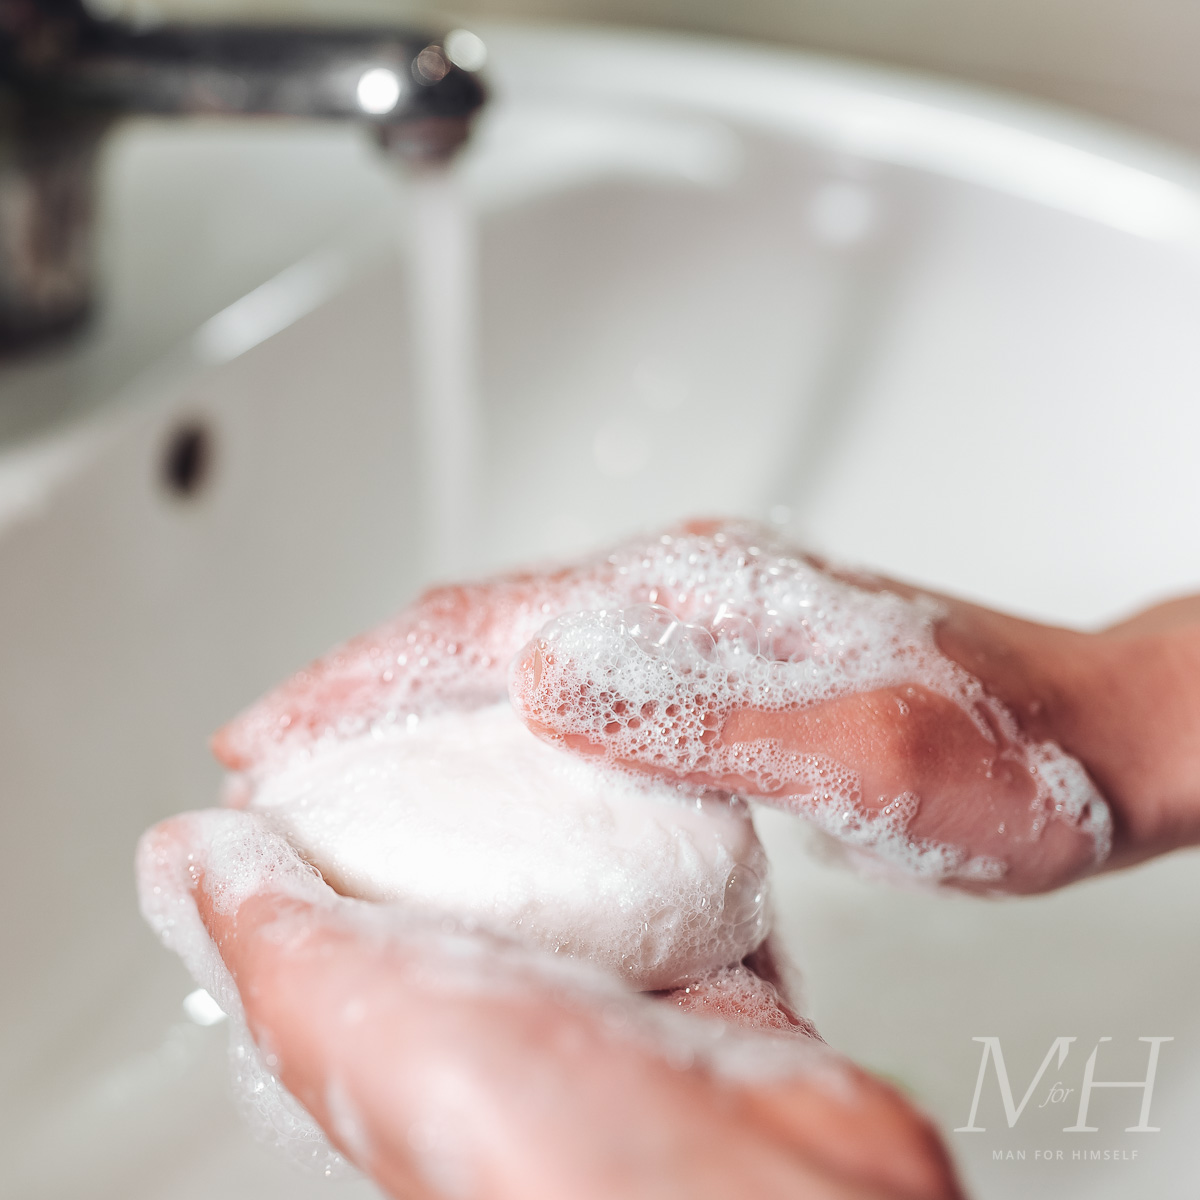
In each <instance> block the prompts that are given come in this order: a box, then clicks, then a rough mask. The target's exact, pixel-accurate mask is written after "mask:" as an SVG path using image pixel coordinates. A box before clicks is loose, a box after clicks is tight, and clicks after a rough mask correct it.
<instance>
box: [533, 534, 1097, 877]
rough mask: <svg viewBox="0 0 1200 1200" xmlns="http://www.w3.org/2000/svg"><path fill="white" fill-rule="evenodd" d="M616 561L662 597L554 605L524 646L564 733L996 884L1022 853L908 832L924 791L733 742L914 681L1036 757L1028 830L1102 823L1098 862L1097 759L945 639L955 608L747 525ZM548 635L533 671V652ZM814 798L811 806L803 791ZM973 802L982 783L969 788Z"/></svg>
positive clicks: (868, 845) (538, 689)
mask: <svg viewBox="0 0 1200 1200" xmlns="http://www.w3.org/2000/svg"><path fill="white" fill-rule="evenodd" d="M608 562H609V564H610V565H612V566H615V567H616V569H617V570H618V571H619V572H624V573H625V574H626V575H627V576H628V577H630V579H631V580H638V581H641V582H642V583H643V584H644V585H645V586H644V587H642V588H639V587H636V586H631V587H629V588H628V589H627V590H628V591H629V592H630V593H632V594H637V593H638V592H639V591H641V592H643V593H644V594H646V595H647V596H648V598H649V600H650V601H651V603H648V604H645V603H644V604H638V605H632V606H625V607H608V608H601V609H598V610H591V611H582V612H578V613H570V614H566V615H561V616H558V617H555V618H554V619H552V620H551V621H549V622H548V623H547V624H546V625H545V626H544V627H543V628H542V629H541V630H540V631H539V633H538V634H537V635H536V637H535V638H534V639H533V641H532V642H531V644H530V646H529V647H528V648H527V650H526V651H525V652H524V653H523V654H522V655H519V656H518V658H517V660H516V662H515V666H514V671H513V674H512V677H511V682H510V691H511V695H512V699H513V703H514V705H515V706H516V708H517V709H518V711H520V712H522V713H524V714H525V715H526V716H528V717H529V718H531V719H532V720H533V721H534V722H535V724H537V725H538V726H540V727H541V728H542V730H543V731H544V732H546V733H548V734H550V735H552V736H554V737H556V738H559V739H561V738H572V737H573V738H575V739H577V740H583V741H585V742H586V743H588V744H589V745H591V746H592V747H593V748H595V749H599V750H600V751H601V752H602V753H603V755H604V756H605V757H606V759H607V760H608V761H609V762H611V763H614V764H627V763H632V762H636V763H641V764H644V765H646V766H649V767H652V768H654V769H658V770H661V771H663V772H665V773H668V774H671V775H674V776H677V777H680V778H687V777H689V776H692V775H703V776H705V777H709V778H718V779H719V778H725V777H737V778H740V779H741V780H744V781H746V784H747V787H746V790H747V792H748V793H749V794H752V795H755V796H760V797H767V798H769V797H771V796H772V795H775V794H781V795H782V796H783V797H785V800H784V803H785V806H788V807H794V808H795V811H797V812H799V813H802V814H803V815H804V816H806V817H808V818H809V819H811V820H813V821H814V822H815V823H816V824H817V825H818V826H819V827H820V828H822V829H824V830H825V831H826V832H827V833H830V834H832V835H833V836H834V837H836V838H838V839H840V840H842V841H844V842H845V843H847V844H848V845H850V846H852V847H854V848H856V849H858V850H860V851H869V852H870V853H871V854H872V855H873V856H875V857H876V858H878V859H880V860H883V861H884V862H887V863H889V864H891V865H893V866H895V867H897V868H900V869H902V870H904V871H906V872H907V873H908V874H910V875H912V876H915V877H918V878H921V879H926V880H929V881H932V882H940V881H944V880H958V881H967V882H975V883H984V884H987V883H993V882H997V881H999V880H1000V879H1002V877H1003V875H1004V874H1005V872H1006V870H1007V867H1008V864H1007V863H1006V862H1005V861H1004V860H1002V859H1000V858H998V857H995V856H990V855H989V856H970V855H968V854H967V853H966V852H965V851H964V850H963V849H962V848H961V847H958V846H955V845H949V844H943V843H939V842H934V841H931V840H928V839H923V838H914V837H912V836H911V835H910V832H909V827H910V825H911V823H912V820H913V817H914V816H915V814H916V812H917V809H918V807H919V805H920V803H921V797H919V796H918V795H916V794H914V793H911V792H905V793H901V794H899V795H896V796H893V797H889V798H885V803H884V804H882V805H881V806H879V807H878V808H873V807H870V806H868V805H866V804H864V802H863V796H862V787H861V783H860V780H859V777H858V775H857V773H856V772H855V771H853V770H851V769H849V768H847V767H845V766H844V765H843V764H841V763H838V762H837V761H835V760H833V759H831V758H829V757H828V756H822V755H818V754H802V753H796V752H794V751H790V750H788V749H785V748H784V747H783V746H781V744H780V743H779V741H778V740H777V739H774V738H763V739H761V740H757V741H742V742H737V743H734V744H732V745H722V744H720V742H719V740H718V738H719V731H720V730H721V728H722V727H723V726H724V724H725V722H726V720H727V719H728V718H729V716H730V714H732V713H734V712H736V711H739V710H747V709H750V710H754V711H757V712H763V713H772V712H787V711H799V710H803V709H807V708H814V707H816V706H818V705H821V704H823V703H826V702H829V701H835V700H838V699H840V698H842V697H845V696H851V695H858V694H863V693H867V692H874V691H878V690H880V689H884V688H900V687H904V686H918V687H922V688H925V689H928V691H930V692H932V693H934V694H935V695H938V696H941V697H944V698H945V699H947V700H950V701H951V702H952V703H953V704H955V705H956V706H957V707H958V708H959V709H960V710H961V711H962V712H963V713H964V714H965V715H966V716H967V717H968V719H969V720H970V721H971V723H972V724H973V725H974V726H975V728H976V729H977V730H978V731H979V733H980V734H981V735H982V737H983V738H984V739H985V741H986V742H988V743H989V744H991V745H993V746H996V747H997V752H998V757H1006V758H1011V759H1015V760H1017V761H1018V762H1020V764H1021V765H1022V766H1023V768H1024V770H1025V771H1026V772H1027V773H1028V776H1029V778H1030V780H1031V782H1032V785H1033V787H1032V789H1031V790H1032V791H1033V792H1034V793H1035V795H1034V797H1033V800H1032V804H1031V807H1032V813H1031V819H1030V829H1031V832H1032V835H1033V836H1034V837H1036V836H1038V835H1040V833H1041V831H1042V830H1043V829H1044V827H1045V824H1046V822H1048V821H1062V822H1065V823H1067V824H1069V825H1072V826H1075V827H1076V828H1078V829H1079V830H1080V831H1081V832H1083V833H1084V834H1086V835H1087V836H1089V837H1090V838H1091V840H1092V844H1093V848H1094V862H1095V863H1096V864H1097V865H1098V864H1099V863H1101V862H1103V861H1104V859H1105V858H1106V857H1107V855H1108V853H1109V848H1110V845H1111V818H1110V816H1109V812H1108V808H1107V806H1106V805H1105V803H1104V800H1103V799H1102V798H1101V796H1100V794H1099V792H1098V791H1097V790H1096V788H1095V786H1094V785H1093V784H1092V782H1091V780H1090V779H1089V778H1088V776H1087V773H1086V772H1085V771H1084V769H1083V767H1082V766H1081V765H1080V764H1079V763H1078V762H1077V761H1076V760H1075V759H1073V758H1071V756H1070V755H1068V754H1066V753H1065V752H1064V751H1063V750H1062V749H1061V748H1060V747H1059V746H1057V745H1055V744H1054V743H1052V742H1040V743H1038V742H1034V741H1032V740H1031V739H1030V738H1028V737H1026V736H1025V735H1024V734H1023V733H1022V732H1021V730H1020V728H1019V727H1018V725H1017V723H1016V721H1015V720H1014V718H1013V717H1012V714H1011V713H1010V712H1009V711H1008V709H1007V708H1005V707H1004V705H1003V704H1001V703H1000V702H999V701H998V700H996V699H995V698H994V697H992V696H990V695H989V694H988V693H987V692H986V691H985V690H984V688H983V686H982V684H981V683H980V682H979V681H978V680H977V679H975V678H974V677H973V676H972V675H971V674H969V673H968V672H967V671H966V670H964V669H963V668H962V667H960V666H959V665H958V664H957V663H955V662H953V661H951V660H950V659H949V658H947V657H946V656H945V655H944V654H942V652H941V651H940V650H939V648H938V646H937V643H936V641H935V638H934V628H935V624H936V622H937V620H938V619H939V617H940V616H941V615H942V612H941V608H940V606H939V605H938V604H937V602H935V601H934V600H932V599H931V598H929V597H926V596H921V595H917V596H915V597H912V598H909V597H904V596H900V595H898V594H896V593H894V592H891V591H887V590H883V589H882V588H881V587H878V588H877V587H875V586H873V585H872V581H870V580H868V579H865V578H862V579H860V580H859V581H857V582H851V581H849V580H848V579H844V578H839V577H836V576H834V575H832V574H830V572H829V571H827V570H825V569H823V568H822V567H820V566H818V565H816V564H815V563H813V562H811V561H809V560H807V559H804V558H800V557H797V556H796V555H795V554H793V553H791V552H789V551H788V549H787V548H786V547H781V546H778V545H772V544H771V541H770V535H769V534H768V533H767V532H766V531H763V530H756V529H755V528H754V527H743V526H737V527H732V528H726V529H722V530H720V531H717V532H715V533H712V534H680V535H664V536H663V537H661V538H660V539H658V540H657V541H656V542H655V543H653V544H652V545H650V546H648V547H643V548H642V549H641V550H640V551H639V552H637V553H634V552H618V553H617V554H614V555H611V556H610V557H609V559H608ZM535 650H536V653H537V656H538V659H539V661H540V663H541V667H540V668H539V670H538V671H537V672H536V677H535V675H534V674H531V672H530V670H529V669H528V663H529V662H530V661H531V656H532V654H533V653H534V651H535ZM797 795H803V796H804V803H803V805H802V806H800V805H798V804H794V802H792V801H791V800H789V799H787V798H789V797H795V796H797ZM963 802H964V803H970V798H969V797H966V798H964V801H963Z"/></svg>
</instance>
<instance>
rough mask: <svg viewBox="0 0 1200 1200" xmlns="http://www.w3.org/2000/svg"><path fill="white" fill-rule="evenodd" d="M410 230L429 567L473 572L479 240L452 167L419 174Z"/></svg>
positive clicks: (412, 188)
mask: <svg viewBox="0 0 1200 1200" xmlns="http://www.w3.org/2000/svg"><path fill="white" fill-rule="evenodd" d="M407 191H408V209H407V212H406V215H405V219H404V224H403V236H404V250H405V253H406V257H407V260H408V278H409V310H410V313H411V318H410V319H411V322H412V326H411V332H412V341H413V385H414V389H415V396H416V404H415V411H416V417H417V430H418V438H419V440H420V458H421V476H422V508H423V511H422V514H421V515H422V520H423V524H424V528H425V530H426V537H427V543H426V547H427V562H428V567H429V570H431V571H432V573H433V574H434V576H435V577H437V578H442V579H444V578H448V577H453V576H456V575H458V574H460V573H462V572H464V571H467V570H468V569H469V568H470V567H471V565H472V560H473V557H474V552H475V550H476V548H477V547H476V545H475V538H476V530H477V525H478V521H477V514H478V504H479V469H480V465H481V463H480V449H481V445H480V443H481V435H480V416H481V413H480V400H479V350H478V241H477V232H476V223H475V218H474V214H473V213H472V212H471V209H470V204H469V201H468V198H467V196H466V194H465V191H464V189H463V188H462V186H461V185H460V183H459V181H458V179H457V178H456V177H455V174H454V171H453V169H452V168H450V167H428V168H423V169H421V170H419V171H414V172H413V173H412V174H411V175H410V176H409V184H408V189H407Z"/></svg>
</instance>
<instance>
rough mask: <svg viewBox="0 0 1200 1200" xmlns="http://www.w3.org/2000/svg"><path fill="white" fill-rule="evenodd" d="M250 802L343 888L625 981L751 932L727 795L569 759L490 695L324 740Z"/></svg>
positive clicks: (740, 836) (737, 824) (653, 977)
mask: <svg viewBox="0 0 1200 1200" xmlns="http://www.w3.org/2000/svg"><path fill="white" fill-rule="evenodd" d="M251 810H252V811H255V812H260V813H261V814H262V815H263V818H264V820H265V821H266V822H267V824H268V825H269V826H270V827H271V828H272V829H274V830H276V831H277V832H279V833H281V834H283V835H284V836H285V837H286V838H287V839H288V841H289V842H290V843H291V844H292V845H293V846H295V847H297V848H298V849H299V850H300V851H301V853H302V854H303V855H304V857H305V858H306V859H307V860H308V861H309V862H311V863H312V864H313V865H314V866H316V867H317V868H318V869H319V870H320V871H321V873H322V875H323V876H324V877H325V879H326V880H328V881H329V883H331V884H332V885H333V886H334V887H335V888H337V890H338V891H340V892H342V893H344V894H346V895H350V896H357V897H360V898H363V899H370V900H378V901H384V902H387V901H396V900H403V901H408V902H411V903H418V904H425V905H428V906H429V907H430V908H432V909H437V910H441V911H445V912H449V913H454V914H455V915H456V916H458V917H460V918H462V919H465V920H469V921H474V922H477V923H478V925H479V926H480V927H481V928H485V929H488V930H491V931H492V932H495V933H500V934H506V935H508V936H512V937H515V938H517V939H519V940H521V941H524V942H526V943H528V944H530V945H532V946H537V947H541V948H543V949H546V950H550V951H551V952H553V953H556V954H566V955H570V956H573V957H579V958H585V959H588V960H590V961H591V962H594V963H596V964H598V965H600V966H603V967H606V968H608V969H609V970H611V971H613V972H614V974H616V975H617V976H618V977H619V978H621V979H623V980H625V981H626V982H628V983H629V984H630V985H631V986H633V987H635V988H639V989H659V988H667V987H671V986H673V985H674V984H675V983H676V982H677V981H679V980H680V979H684V978H687V977H690V976H692V975H695V974H698V973H700V972H704V971H707V970H710V969H713V968H716V967H721V966H724V965H726V964H728V963H731V962H738V961H740V960H741V959H742V958H744V957H745V956H746V955H747V954H749V953H750V952H751V951H753V950H754V949H755V947H757V946H758V945H759V943H760V942H761V941H762V940H763V938H764V937H765V936H766V933H767V897H766V886H767V885H766V879H767V862H766V857H765V855H764V854H763V851H762V848H761V846H760V845H759V843H758V839H757V838H756V837H755V834H754V827H753V825H752V824H751V821H750V814H749V810H748V808H747V807H746V805H745V804H743V803H741V802H739V801H730V800H726V799H724V798H721V797H711V796H709V797H702V796H697V795H692V794H686V793H681V792H680V791H679V790H678V789H676V788H674V787H672V786H670V785H664V784H662V783H659V782H657V781H654V780H650V779H645V780H634V779H630V778H627V777H623V776H621V775H617V774H614V773H613V772H611V771H609V770H606V769H605V768H604V767H602V766H597V765H594V764H592V763H588V762H586V761H583V760H577V759H575V758H574V757H572V756H570V755H567V754H564V753H563V752H562V751H561V750H555V749H552V748H551V747H549V746H546V745H545V744H544V743H542V742H540V741H539V740H538V739H537V738H535V737H534V736H533V735H532V734H531V733H530V732H529V731H528V730H527V729H526V728H525V727H524V725H522V724H521V722H520V721H518V720H517V718H516V716H515V715H514V714H513V713H512V710H511V708H510V707H509V705H508V704H507V703H502V704H499V705H494V706H489V707H487V708H479V709H474V710H470V711H467V712H462V713H455V714H442V715H435V716H430V717H426V718H425V719H423V720H419V721H414V722H412V723H411V728H409V727H408V726H407V725H406V726H405V727H404V728H401V729H393V730H391V731H389V732H388V733H387V734H386V735H384V734H383V733H379V734H377V735H374V736H372V735H369V734H368V735H366V736H360V737H358V738H353V739H350V740H347V741H345V742H342V743H340V744H339V745H337V746H334V747H331V748H329V749H327V750H326V751H325V752H324V753H322V754H320V755H318V756H315V757H314V758H312V759H310V760H304V761H300V762H296V763H294V764H292V765H291V766H290V767H288V768H286V769H285V770H283V771H281V772H279V773H276V774H273V775H271V776H270V777H269V778H268V779H266V780H265V781H264V782H263V783H262V784H261V785H260V787H259V788H258V790H257V792H256V793H255V795H254V797H253V800H252V801H251Z"/></svg>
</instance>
